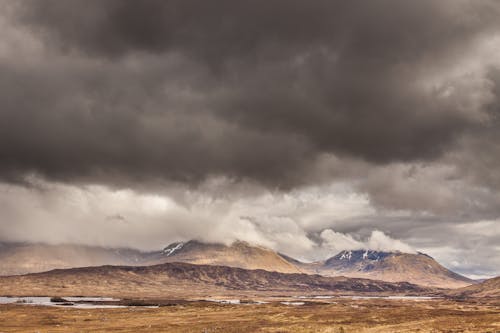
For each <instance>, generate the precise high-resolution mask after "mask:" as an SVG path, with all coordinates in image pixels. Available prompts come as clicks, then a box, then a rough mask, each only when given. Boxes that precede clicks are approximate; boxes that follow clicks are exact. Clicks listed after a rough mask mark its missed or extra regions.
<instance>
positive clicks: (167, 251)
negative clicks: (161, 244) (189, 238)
mask: <svg viewBox="0 0 500 333" xmlns="http://www.w3.org/2000/svg"><path fill="white" fill-rule="evenodd" d="M183 246H184V243H182V242H180V243H177V244H175V246H169V247H167V248H165V249H164V250H163V253H164V254H166V255H167V257H168V256H170V255H172V254H174V252H175V251H177V250H180V249H182V247H183Z"/></svg>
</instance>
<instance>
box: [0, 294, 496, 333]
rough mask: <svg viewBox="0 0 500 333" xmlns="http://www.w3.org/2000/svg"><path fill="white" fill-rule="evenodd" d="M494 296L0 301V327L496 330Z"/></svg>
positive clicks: (8, 329)
mask: <svg viewBox="0 0 500 333" xmlns="http://www.w3.org/2000/svg"><path fill="white" fill-rule="evenodd" d="M499 305H500V302H499V301H498V300H489V301H485V300H475V301H473V300H469V301H453V300H429V301H408V300H382V299H370V300H352V299H335V301H334V302H331V301H330V303H326V302H320V301H318V302H305V304H304V305H301V306H291V305H284V304H281V303H280V302H272V303H269V304H248V305H244V304H239V305H229V304H217V303H211V302H187V303H186V302H180V303H179V304H176V305H171V306H161V307H158V308H147V307H128V308H118V309H73V308H64V307H59V308H56V307H46V306H31V305H2V306H0V332H3V333H7V332H9V333H10V332H39V333H49V332H54V333H55V332H174V333H177V332H202V333H208V332H235V333H236V332H275V333H277V332H330V333H333V332H335V333H337V332H338V333H340V332H344V333H345V332H361V333H363V332H384V333H385V332H389V333H390V332H481V333H484V332H490V333H498V332H500V306H499Z"/></svg>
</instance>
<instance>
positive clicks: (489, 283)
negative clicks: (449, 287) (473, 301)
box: [449, 276, 500, 297]
mask: <svg viewBox="0 0 500 333" xmlns="http://www.w3.org/2000/svg"><path fill="white" fill-rule="evenodd" d="M449 294H450V295H451V296H457V297H500V276H498V277H496V278H492V279H488V280H485V281H484V282H481V283H478V284H476V285H473V286H468V287H465V288H460V289H455V290H453V291H451V292H450V293H449Z"/></svg>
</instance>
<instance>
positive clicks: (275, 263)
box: [0, 240, 474, 288]
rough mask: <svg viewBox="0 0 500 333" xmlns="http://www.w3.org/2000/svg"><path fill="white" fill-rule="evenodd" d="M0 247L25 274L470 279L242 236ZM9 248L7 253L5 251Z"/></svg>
mask: <svg viewBox="0 0 500 333" xmlns="http://www.w3.org/2000/svg"><path fill="white" fill-rule="evenodd" d="M17 250H18V251H17V252H16V246H10V247H9V246H5V245H4V246H3V247H2V248H0V262H2V265H1V267H0V275H13V274H26V273H34V272H41V271H47V270H50V269H53V268H74V267H82V266H100V265H106V264H110V265H133V266H149V265H157V264H163V263H172V262H185V263H191V264H197V265H220V266H228V267H238V268H243V269H264V270H267V271H276V272H281V273H307V274H320V275H324V276H330V277H331V276H346V277H351V278H368V279H374V280H382V281H388V282H401V281H407V282H411V283H415V284H419V285H423V286H430V287H439V288H460V287H464V286H467V285H471V284H473V283H474V281H473V280H470V279H468V278H466V277H463V276H461V275H459V274H457V273H454V272H452V271H450V270H448V269H446V268H445V267H443V266H441V265H440V264H439V263H437V262H436V261H435V260H434V259H433V258H432V257H430V256H428V255H426V254H423V253H417V254H408V253H403V252H398V251H396V252H390V251H374V250H350V251H349V250H345V251H341V252H339V253H337V254H336V255H334V256H332V257H330V258H327V259H325V260H324V261H319V262H314V263H304V262H301V261H299V260H297V259H295V258H292V257H290V256H287V255H286V254H283V253H278V252H275V251H273V250H271V249H269V248H266V247H263V246H257V245H252V244H249V243H247V242H244V241H235V242H233V243H231V244H229V245H225V244H221V243H206V242H202V241H198V240H190V241H186V242H174V243H171V244H169V245H168V246H166V247H164V248H163V249H162V250H158V251H150V252H141V251H138V250H132V249H107V248H99V247H88V246H80V245H37V244H24V245H19V244H18V245H17ZM9 251H10V254H11V256H9Z"/></svg>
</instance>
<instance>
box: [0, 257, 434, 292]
mask: <svg viewBox="0 0 500 333" xmlns="http://www.w3.org/2000/svg"><path fill="white" fill-rule="evenodd" d="M241 292H251V293H252V294H255V293H285V292H286V293H300V294H305V293H344V294H345V293H351V294H353V293H354V294H356V293H376V294H384V293H385V294H388V293H389V294H418V293H429V292H432V291H431V290H430V289H426V288H422V287H419V286H416V285H413V284H410V283H407V282H401V283H390V282H383V281H373V280H366V279H353V278H345V277H325V276H319V275H309V274H286V273H278V272H269V271H265V270H246V269H242V268H235V267H226V266H213V265H192V264H186V263H168V264H161V265H154V266H135V267H134V266H101V267H86V268H73V269H63V270H53V271H49V272H44V273H35V274H28V275H21V276H7V277H0V295H63V296H64V295H66V296H71V295H93V296H95V295H100V296H118V297H125V296H140V297H165V296H167V297H175V296H189V297H200V296H201V295H205V297H208V296H209V295H213V294H214V293H215V294H220V295H221V294H224V295H225V294H231V293H235V294H237V295H241Z"/></svg>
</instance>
